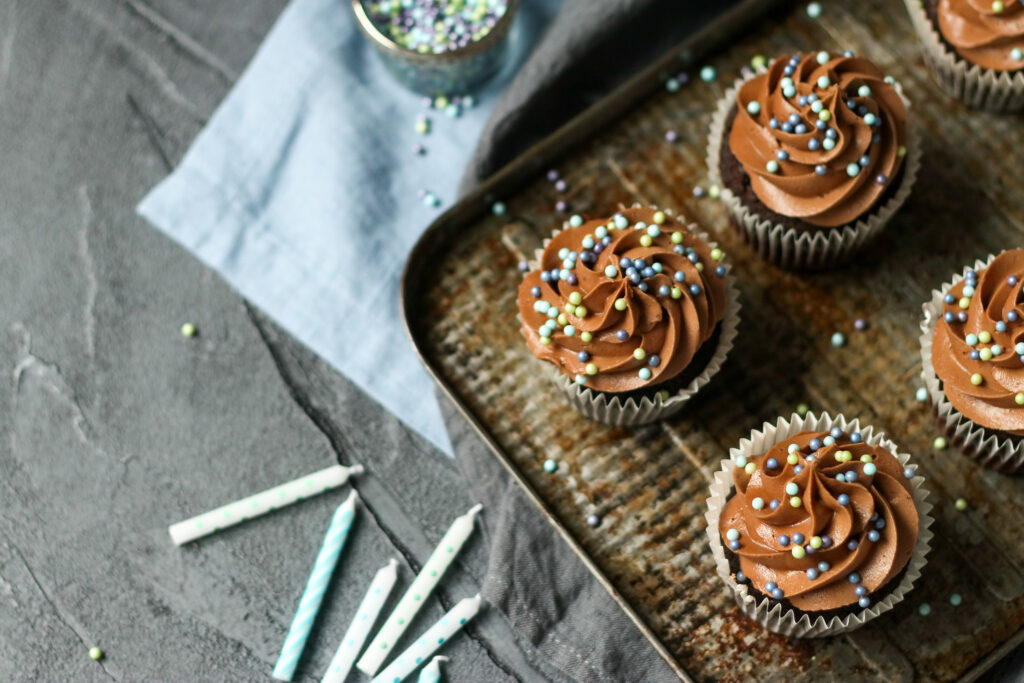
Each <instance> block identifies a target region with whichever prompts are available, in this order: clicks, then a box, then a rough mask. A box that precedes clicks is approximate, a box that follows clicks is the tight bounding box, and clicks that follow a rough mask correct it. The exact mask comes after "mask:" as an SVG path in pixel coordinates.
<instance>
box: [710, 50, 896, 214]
mask: <svg viewBox="0 0 1024 683" xmlns="http://www.w3.org/2000/svg"><path fill="white" fill-rule="evenodd" d="M849 54H850V53H846V55H849ZM736 104H737V111H736V118H735V119H734V121H733V124H732V129H731V131H730V133H729V147H730V149H731V151H732V153H733V154H734V155H735V156H736V159H737V160H738V161H739V163H740V164H741V165H742V166H743V170H744V171H746V173H747V175H748V176H749V177H750V185H751V189H752V190H753V191H754V194H756V195H757V197H758V199H760V200H761V201H762V202H763V203H764V204H765V206H767V207H768V208H769V209H771V210H772V211H775V212H777V213H779V214H782V215H783V216H789V217H792V218H799V219H801V220H803V221H806V222H807V223H810V224H811V225H814V226H818V227H836V226H840V225H845V224H847V223H851V222H853V221H855V220H856V219H857V218H859V217H860V216H862V215H864V214H866V213H868V212H869V211H870V209H871V208H872V207H873V206H874V204H875V202H876V201H878V199H879V198H880V197H881V196H882V195H883V194H884V193H885V191H886V189H887V186H888V185H889V183H890V182H892V181H894V180H896V178H897V175H898V173H899V171H900V169H901V168H902V165H903V159H904V156H905V155H906V144H907V110H906V106H905V105H904V103H903V99H902V98H901V97H900V95H899V93H898V92H897V91H896V88H895V87H894V86H893V85H892V83H891V82H890V80H887V79H885V78H883V76H882V73H881V72H880V71H879V70H878V67H876V66H875V65H874V64H873V63H871V62H870V61H868V60H867V59H864V58H860V57H853V56H844V55H836V54H830V53H828V52H819V53H817V54H807V55H801V54H795V55H792V56H786V57H780V58H779V59H776V60H775V61H774V62H772V64H771V66H770V67H769V69H768V70H767V71H766V72H764V73H761V74H758V75H756V76H754V77H753V78H751V79H749V80H747V81H746V82H745V83H743V84H742V85H741V86H740V88H739V91H738V94H737V99H736Z"/></svg>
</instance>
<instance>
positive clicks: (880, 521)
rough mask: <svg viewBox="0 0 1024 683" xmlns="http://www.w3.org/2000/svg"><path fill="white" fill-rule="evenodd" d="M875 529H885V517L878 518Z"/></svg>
mask: <svg viewBox="0 0 1024 683" xmlns="http://www.w3.org/2000/svg"><path fill="white" fill-rule="evenodd" d="M875 528H876V529H884V528H885V518H884V517H879V518H878V520H877V521H876V522H875Z"/></svg>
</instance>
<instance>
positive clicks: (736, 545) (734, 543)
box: [729, 541, 740, 550]
mask: <svg viewBox="0 0 1024 683" xmlns="http://www.w3.org/2000/svg"><path fill="white" fill-rule="evenodd" d="M729 547H730V548H731V549H733V550H739V549H740V542H739V541H729Z"/></svg>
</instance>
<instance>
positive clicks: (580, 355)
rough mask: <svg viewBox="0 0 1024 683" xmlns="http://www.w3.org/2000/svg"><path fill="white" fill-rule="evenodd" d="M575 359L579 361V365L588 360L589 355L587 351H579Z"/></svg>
mask: <svg viewBox="0 0 1024 683" xmlns="http://www.w3.org/2000/svg"><path fill="white" fill-rule="evenodd" d="M576 357H577V358H579V359H580V362H581V363H586V362H587V361H588V360H590V353H589V352H587V351H580V352H579V353H577V354H576Z"/></svg>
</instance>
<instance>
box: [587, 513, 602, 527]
mask: <svg viewBox="0 0 1024 683" xmlns="http://www.w3.org/2000/svg"><path fill="white" fill-rule="evenodd" d="M599 524H601V518H600V517H598V516H597V515H587V525H588V526H592V527H596V526H598V525H599Z"/></svg>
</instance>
